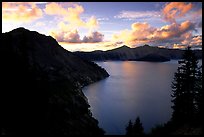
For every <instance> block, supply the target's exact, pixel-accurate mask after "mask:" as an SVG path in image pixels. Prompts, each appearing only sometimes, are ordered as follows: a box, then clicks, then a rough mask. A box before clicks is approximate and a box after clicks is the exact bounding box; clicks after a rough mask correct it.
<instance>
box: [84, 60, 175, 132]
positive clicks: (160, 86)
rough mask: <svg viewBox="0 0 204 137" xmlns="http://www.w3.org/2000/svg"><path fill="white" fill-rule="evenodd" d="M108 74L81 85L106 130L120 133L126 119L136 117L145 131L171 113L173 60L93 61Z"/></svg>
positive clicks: (100, 124) (95, 115)
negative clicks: (99, 79) (83, 85)
mask: <svg viewBox="0 0 204 137" xmlns="http://www.w3.org/2000/svg"><path fill="white" fill-rule="evenodd" d="M97 64H98V65H100V66H102V67H103V68H105V69H106V70H107V71H108V73H109V74H110V77H109V78H106V79H105V80H102V81H100V82H97V83H94V84H92V85H89V86H87V87H85V88H84V89H83V91H84V94H85V95H86V96H87V98H88V101H89V104H90V105H91V111H92V113H93V116H94V117H95V118H96V119H98V120H99V126H100V127H102V128H103V129H104V130H105V131H106V133H107V134H124V133H125V126H126V124H127V122H128V121H129V119H132V120H133V121H134V120H135V118H136V116H140V119H141V121H142V123H143V126H144V128H145V132H149V131H150V129H151V128H152V127H153V126H155V125H156V124H160V123H164V122H166V121H168V120H169V119H170V116H171V112H172V110H171V101H170V100H171V98H170V94H171V82H172V79H173V76H174V72H176V69H177V67H178V64H177V62H175V61H172V62H167V63H150V62H136V61H125V62H122V61H114V62H97Z"/></svg>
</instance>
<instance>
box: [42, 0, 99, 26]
mask: <svg viewBox="0 0 204 137" xmlns="http://www.w3.org/2000/svg"><path fill="white" fill-rule="evenodd" d="M67 6H69V7H67V8H65V7H64V6H62V5H61V4H59V3H55V2H52V3H49V4H47V5H46V7H45V9H44V11H45V13H46V14H48V15H58V16H60V17H62V18H63V22H68V23H69V24H68V25H69V26H71V27H72V28H73V27H74V28H75V29H76V28H78V27H83V28H87V29H94V28H97V27H98V25H99V23H98V20H97V19H96V18H95V17H94V16H91V17H90V18H88V19H87V21H84V20H82V19H81V14H82V13H84V11H85V10H84V8H83V7H82V6H81V5H78V4H69V5H67ZM64 24H65V23H64Z"/></svg>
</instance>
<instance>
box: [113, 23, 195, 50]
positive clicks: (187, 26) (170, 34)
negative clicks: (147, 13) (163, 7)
mask: <svg viewBox="0 0 204 137" xmlns="http://www.w3.org/2000/svg"><path fill="white" fill-rule="evenodd" d="M193 30H195V24H193V23H191V22H190V21H184V22H182V23H181V24H177V23H172V24H170V25H166V26H163V27H161V28H154V27H152V26H150V25H149V24H148V23H146V22H145V23H138V22H137V23H133V24H132V29H131V30H123V31H121V32H120V33H119V34H114V35H113V37H112V40H113V41H115V42H116V41H118V42H120V41H122V42H124V44H127V45H129V46H135V45H143V44H146V43H172V42H182V41H184V40H185V39H187V38H188V37H187V34H189V33H190V32H192V31H193ZM191 37H192V36H191Z"/></svg>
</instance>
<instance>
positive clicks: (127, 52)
mask: <svg viewBox="0 0 204 137" xmlns="http://www.w3.org/2000/svg"><path fill="white" fill-rule="evenodd" d="M193 52H195V55H196V56H197V57H198V58H199V59H200V58H202V50H194V51H193ZM183 53H184V50H179V49H166V48H158V47H152V46H148V45H144V46H141V47H137V48H129V47H127V46H125V45H124V46H122V47H119V48H116V49H112V50H108V51H92V52H74V54H75V55H77V56H79V57H81V58H84V59H87V60H92V61H106V60H137V61H169V60H171V59H181V58H182V56H183ZM149 57H152V58H154V59H151V58H149Z"/></svg>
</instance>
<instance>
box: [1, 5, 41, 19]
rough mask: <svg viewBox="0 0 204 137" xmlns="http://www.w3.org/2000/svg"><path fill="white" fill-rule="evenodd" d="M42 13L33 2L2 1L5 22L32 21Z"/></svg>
mask: <svg viewBox="0 0 204 137" xmlns="http://www.w3.org/2000/svg"><path fill="white" fill-rule="evenodd" d="M42 15H43V13H42V10H41V9H40V8H38V7H37V6H36V4H35V3H33V2H2V21H5V22H11V21H12V22H31V21H33V20H37V19H39V18H41V17H42Z"/></svg>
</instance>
